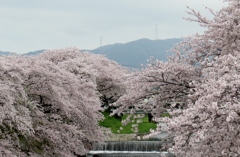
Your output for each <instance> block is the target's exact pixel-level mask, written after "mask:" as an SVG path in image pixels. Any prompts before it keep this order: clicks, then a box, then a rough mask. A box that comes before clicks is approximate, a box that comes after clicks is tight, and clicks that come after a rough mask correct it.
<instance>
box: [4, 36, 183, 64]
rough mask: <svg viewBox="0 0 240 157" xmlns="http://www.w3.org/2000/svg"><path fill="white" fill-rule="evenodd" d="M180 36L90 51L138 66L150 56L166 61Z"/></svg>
mask: <svg viewBox="0 0 240 157" xmlns="http://www.w3.org/2000/svg"><path fill="white" fill-rule="evenodd" d="M181 41H182V39H181V38H173V39H165V40H150V39H139V40H136V41H131V42H128V43H124V44H122V43H117V44H113V45H106V46H101V47H99V48H97V49H94V50H82V51H90V52H92V53H95V54H104V55H105V56H106V57H107V58H109V59H111V60H114V61H116V62H118V63H119V64H121V65H123V66H127V67H130V68H140V67H141V64H146V63H147V60H148V59H149V58H150V57H151V56H152V57H154V58H156V59H159V60H162V61H167V56H168V55H171V53H170V52H167V51H169V50H170V49H171V48H172V47H173V45H174V44H176V43H179V42H181ZM43 51H45V50H44V49H42V50H37V51H32V52H28V53H25V54H23V55H25V56H30V55H37V54H40V53H42V52H43ZM13 54H15V53H11V52H3V51H0V55H13Z"/></svg>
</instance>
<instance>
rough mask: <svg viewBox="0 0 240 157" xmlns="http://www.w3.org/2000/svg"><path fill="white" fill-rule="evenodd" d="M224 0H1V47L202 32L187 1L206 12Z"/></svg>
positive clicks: (90, 45) (93, 43)
mask: <svg viewBox="0 0 240 157" xmlns="http://www.w3.org/2000/svg"><path fill="white" fill-rule="evenodd" d="M224 5H226V4H224V3H223V2H222V0H0V51H11V52H16V53H26V52H29V51H35V50H39V49H57V48H65V47H71V46H75V47H78V48H80V49H95V48H97V47H99V46H100V37H102V45H108V44H114V43H126V42H129V41H133V40H137V39H141V38H149V39H155V30H156V24H157V26H158V27H157V30H158V31H157V32H158V39H167V38H180V37H184V36H187V35H192V34H195V33H197V32H199V33H202V32H203V29H202V28H200V26H198V25H197V24H195V23H189V22H188V21H186V20H183V19H182V18H183V17H189V15H188V14H187V13H186V12H185V11H186V6H189V7H191V8H194V9H196V10H197V11H200V12H201V13H203V14H204V15H206V16H209V15H210V14H208V13H207V11H206V10H205V8H204V6H208V7H210V8H212V9H214V10H215V11H218V10H219V9H221V8H222V7H223V6H224Z"/></svg>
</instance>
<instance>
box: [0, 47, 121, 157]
mask: <svg viewBox="0 0 240 157" xmlns="http://www.w3.org/2000/svg"><path fill="white" fill-rule="evenodd" d="M112 66H113V67H112ZM0 72H1V80H0V81H1V82H0V86H1V89H0V90H1V93H0V99H1V100H0V103H1V106H0V107H1V111H0V113H1V114H0V117H1V118H0V120H1V121H0V128H1V136H0V139H1V140H2V141H3V142H1V145H0V153H1V154H0V155H1V156H4V155H5V156H11V155H12V156H14V155H17V156H26V155H28V156H64V157H65V156H79V155H84V154H85V153H86V152H87V151H88V150H89V149H90V148H91V147H92V144H93V143H94V142H101V141H102V140H103V139H104V136H105V134H106V132H105V129H103V128H100V127H99V126H98V121H99V120H101V119H102V118H103V116H102V114H101V112H100V111H102V110H103V109H102V107H101V105H102V101H101V96H102V95H104V94H105V95H107V96H109V95H110V96H109V97H111V96H112V95H113V96H115V95H116V94H115V93H116V92H118V91H121V90H123V88H122V87H120V83H121V82H120V80H119V79H118V78H120V77H119V75H122V74H123V73H124V72H126V70H125V69H123V68H121V67H120V66H119V65H118V64H117V63H115V62H112V61H110V60H108V59H106V58H105V57H103V56H100V55H94V54H90V53H81V52H80V51H79V50H78V49H76V48H67V49H62V50H51V51H47V52H44V53H43V54H41V55H39V56H34V57H20V56H11V57H1V58H0ZM116 73H118V74H119V75H116ZM105 79H106V80H105ZM99 80H101V83H99V82H100V81H99ZM105 84H106V86H108V87H109V89H110V90H109V91H110V92H109V93H107V92H102V88H101V87H99V86H100V85H102V86H103V85H105ZM108 84H109V85H108ZM111 94H112V95H111ZM117 94H118V93H117ZM117 97H119V96H117ZM116 99H117V98H116Z"/></svg>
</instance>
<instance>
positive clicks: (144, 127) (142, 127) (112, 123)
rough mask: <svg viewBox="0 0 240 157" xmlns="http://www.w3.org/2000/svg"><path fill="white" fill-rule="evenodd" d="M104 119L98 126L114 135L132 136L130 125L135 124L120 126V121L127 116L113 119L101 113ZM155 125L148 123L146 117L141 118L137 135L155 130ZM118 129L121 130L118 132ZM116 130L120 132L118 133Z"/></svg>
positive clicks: (107, 114)
mask: <svg viewBox="0 0 240 157" xmlns="http://www.w3.org/2000/svg"><path fill="white" fill-rule="evenodd" d="M103 114H104V117H105V119H104V120H103V121H100V122H99V124H100V126H103V127H107V128H111V130H112V133H115V134H132V133H133V131H132V130H131V129H132V124H135V123H129V124H128V125H126V126H122V123H121V121H122V119H126V118H127V115H123V116H122V117H121V118H115V117H112V116H109V113H107V112H103ZM156 126H157V125H156V123H155V122H148V117H147V116H145V117H144V118H143V122H142V123H140V124H139V125H138V133H148V132H149V130H150V129H155V128H156ZM120 127H122V128H123V129H122V130H120ZM118 130H119V131H120V132H118Z"/></svg>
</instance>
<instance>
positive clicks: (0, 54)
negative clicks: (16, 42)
mask: <svg viewBox="0 0 240 157" xmlns="http://www.w3.org/2000/svg"><path fill="white" fill-rule="evenodd" d="M9 55H16V53H13V52H7V51H0V56H9Z"/></svg>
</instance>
